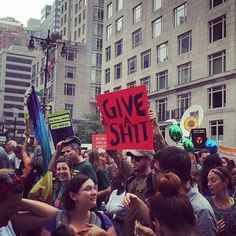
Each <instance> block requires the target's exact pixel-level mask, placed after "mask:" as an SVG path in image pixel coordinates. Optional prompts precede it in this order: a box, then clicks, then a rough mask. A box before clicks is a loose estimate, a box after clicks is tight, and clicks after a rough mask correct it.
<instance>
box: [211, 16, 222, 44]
mask: <svg viewBox="0 0 236 236" xmlns="http://www.w3.org/2000/svg"><path fill="white" fill-rule="evenodd" d="M208 26H209V42H210V43H212V42H215V41H217V40H219V39H222V38H225V37H226V15H223V16H220V17H217V18H216V19H214V20H211V21H209V22H208Z"/></svg>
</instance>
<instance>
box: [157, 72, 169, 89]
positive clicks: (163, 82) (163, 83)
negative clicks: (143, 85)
mask: <svg viewBox="0 0 236 236" xmlns="http://www.w3.org/2000/svg"><path fill="white" fill-rule="evenodd" d="M156 77H157V91H158V90H161V89H165V88H168V70H165V71H162V72H159V73H157V74H156Z"/></svg>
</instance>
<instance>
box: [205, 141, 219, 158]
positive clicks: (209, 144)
mask: <svg viewBox="0 0 236 236" xmlns="http://www.w3.org/2000/svg"><path fill="white" fill-rule="evenodd" d="M205 148H206V149H207V150H209V151H210V153H211V154H214V153H217V151H218V146H217V143H216V141H215V140H212V139H208V140H207V141H206V142H205Z"/></svg>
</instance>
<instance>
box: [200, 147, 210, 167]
mask: <svg viewBox="0 0 236 236" xmlns="http://www.w3.org/2000/svg"><path fill="white" fill-rule="evenodd" d="M210 154H211V153H210V151H209V150H208V149H202V150H201V151H199V152H198V160H199V163H200V165H201V166H202V164H203V161H204V160H205V158H206V157H207V156H208V155H210Z"/></svg>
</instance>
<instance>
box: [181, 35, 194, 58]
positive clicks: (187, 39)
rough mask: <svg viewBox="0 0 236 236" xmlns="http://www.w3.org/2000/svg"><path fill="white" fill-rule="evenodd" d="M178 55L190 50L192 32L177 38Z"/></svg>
mask: <svg viewBox="0 0 236 236" xmlns="http://www.w3.org/2000/svg"><path fill="white" fill-rule="evenodd" d="M178 42H179V54H183V53H186V52H189V51H191V50H192V31H189V32H187V33H184V34H181V35H179V36H178Z"/></svg>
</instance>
